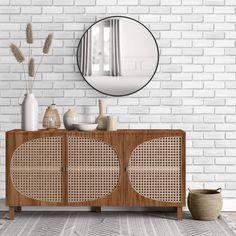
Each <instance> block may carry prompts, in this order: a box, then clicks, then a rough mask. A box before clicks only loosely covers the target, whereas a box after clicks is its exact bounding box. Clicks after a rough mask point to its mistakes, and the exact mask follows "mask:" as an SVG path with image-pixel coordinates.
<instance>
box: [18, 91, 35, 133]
mask: <svg viewBox="0 0 236 236" xmlns="http://www.w3.org/2000/svg"><path fill="white" fill-rule="evenodd" d="M21 128H22V129H23V130H25V131H35V130H38V102H37V100H36V98H35V96H34V94H32V93H27V94H25V97H24V100H23V102H22V104H21Z"/></svg>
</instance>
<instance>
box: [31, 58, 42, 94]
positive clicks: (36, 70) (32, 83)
mask: <svg viewBox="0 0 236 236" xmlns="http://www.w3.org/2000/svg"><path fill="white" fill-rule="evenodd" d="M44 55H45V54H43V55H42V56H41V58H40V61H39V63H38V65H37V69H36V71H35V74H34V78H33V81H32V84H31V91H32V90H33V86H34V81H35V79H36V76H37V73H38V69H39V66H40V65H41V63H42V61H43V57H44Z"/></svg>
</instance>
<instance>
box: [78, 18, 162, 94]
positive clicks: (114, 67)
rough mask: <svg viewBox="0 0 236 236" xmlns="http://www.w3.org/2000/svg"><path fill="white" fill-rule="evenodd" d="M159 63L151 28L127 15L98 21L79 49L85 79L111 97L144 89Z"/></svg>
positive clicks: (79, 63)
mask: <svg viewBox="0 0 236 236" xmlns="http://www.w3.org/2000/svg"><path fill="white" fill-rule="evenodd" d="M158 63H159V49H158V45H157V42H156V39H155V37H154V36H153V34H152V33H151V31H150V30H149V29H148V28H147V27H146V26H145V25H143V24H142V23H141V22H139V21H137V20H135V19H132V18H130V17H126V16H110V17H106V18H104V19H101V20H99V21H97V22H95V23H94V24H93V25H92V26H90V27H89V28H88V29H87V30H86V31H85V32H84V34H83V36H82V37H81V40H80V42H79V45H78V48H77V64H78V67H79V71H80V73H81V75H82V76H83V78H84V79H85V81H86V82H87V83H88V84H89V85H90V86H91V87H92V88H94V89H96V90H97V91H99V92H101V93H103V94H106V95H111V96H126V95H129V94H132V93H135V92H138V91H139V90H141V89H142V88H144V87H145V86H146V85H147V84H148V83H149V82H150V81H151V79H152V78H153V76H154V74H155V73H156V70H157V67H158Z"/></svg>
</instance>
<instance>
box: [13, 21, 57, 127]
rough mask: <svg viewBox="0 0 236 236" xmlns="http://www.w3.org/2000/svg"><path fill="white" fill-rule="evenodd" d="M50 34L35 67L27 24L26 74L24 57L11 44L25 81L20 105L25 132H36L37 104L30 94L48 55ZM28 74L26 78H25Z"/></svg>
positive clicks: (29, 28)
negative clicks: (45, 56) (44, 58)
mask: <svg viewBox="0 0 236 236" xmlns="http://www.w3.org/2000/svg"><path fill="white" fill-rule="evenodd" d="M52 37H53V35H52V34H49V35H48V37H47V38H46V40H45V43H44V47H43V50H42V56H41V58H40V61H39V63H38V64H37V66H35V60H34V58H33V57H32V50H31V44H33V31H32V25H31V23H29V24H27V27H26V42H27V43H28V45H29V49H28V51H29V54H28V71H27V72H28V73H27V72H26V69H25V65H24V61H25V57H24V55H23V53H22V52H21V50H20V49H19V48H18V47H17V46H16V45H15V44H11V45H10V48H11V51H12V53H13V55H14V57H15V58H16V61H17V62H19V63H20V64H21V65H22V67H23V74H24V80H25V90H26V93H25V95H24V100H23V102H22V103H21V104H20V105H21V128H22V129H23V130H25V131H35V130H38V103H37V101H36V98H35V96H34V94H33V93H32V90H33V86H34V81H35V79H36V76H37V72H38V69H39V66H40V64H41V63H42V60H43V57H44V55H46V54H48V52H49V49H50V46H51V43H52ZM27 74H28V76H27Z"/></svg>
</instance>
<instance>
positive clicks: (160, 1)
mask: <svg viewBox="0 0 236 236" xmlns="http://www.w3.org/2000/svg"><path fill="white" fill-rule="evenodd" d="M235 7H236V1H235V0H182V1H181V0H171V1H170V0H109V1H108V0H1V1H0V39H1V43H0V55H1V57H0V62H1V63H0V145H1V146H0V157H1V158H0V197H1V198H4V196H5V189H4V181H5V176H4V172H5V157H4V147H5V141H4V133H5V131H7V130H9V129H13V128H19V127H20V107H19V105H18V98H19V97H20V96H21V95H22V94H23V85H24V83H23V81H20V79H23V77H22V75H20V72H21V67H19V65H18V64H16V63H15V61H14V58H13V57H12V55H11V53H10V50H9V48H8V46H9V43H10V42H14V43H16V44H17V45H20V46H21V47H22V49H23V50H24V51H25V52H27V45H26V43H25V40H24V37H25V32H24V29H25V26H26V23H27V22H29V21H32V22H33V28H34V30H35V31H34V36H35V49H34V50H33V52H34V53H35V54H36V55H39V54H40V50H41V49H40V47H41V46H42V40H43V39H44V38H45V37H46V35H47V33H49V32H51V31H52V32H53V33H54V38H55V39H54V42H53V50H52V51H51V53H50V56H48V57H47V58H45V64H44V65H43V66H42V67H41V68H40V72H41V73H42V74H40V75H39V76H38V79H37V80H38V82H36V83H35V90H34V93H35V94H36V96H37V99H38V102H39V106H40V121H41V120H42V114H43V111H44V110H45V108H46V105H48V104H49V103H51V102H53V101H55V102H56V103H57V105H58V107H59V111H60V112H61V115H62V114H63V112H65V111H66V110H67V109H68V108H71V107H76V108H77V110H78V111H79V113H80V120H83V119H84V118H85V117H87V116H88V115H89V116H90V119H91V120H93V119H94V118H95V117H96V115H97V112H98V107H97V106H98V103H97V99H98V98H101V97H105V96H104V95H102V94H100V93H98V92H96V91H95V90H93V89H91V88H90V87H89V86H88V85H87V83H86V82H84V81H83V79H82V78H81V76H80V75H79V73H78V68H77V65H76V58H75V54H76V47H77V45H78V42H79V39H80V37H81V35H82V33H83V32H84V30H85V29H86V28H87V27H88V26H90V25H91V24H92V23H93V22H95V21H96V19H100V18H103V17H105V16H110V15H117V14H118V15H119V14H121V15H126V16H130V17H133V18H136V19H138V20H140V21H141V22H143V23H144V24H145V25H146V26H147V27H149V28H150V29H151V30H152V32H153V34H154V36H155V37H156V40H157V42H158V44H159V47H160V65H159V68H158V72H157V74H156V75H155V77H154V78H153V80H152V81H151V82H150V84H149V85H148V86H147V87H146V88H145V89H143V90H142V91H139V92H138V93H136V94H133V95H131V96H128V97H121V98H112V97H106V99H107V103H108V104H109V107H108V112H109V113H110V114H112V115H114V116H116V117H117V119H118V122H119V127H120V128H182V129H184V130H185V131H186V132H187V187H190V188H203V187H206V188H208V187H209V188H216V187H222V188H223V195H224V198H225V206H226V207H225V208H224V209H231V210H232V209H234V210H236V204H234V208H233V206H232V203H235V201H236V115H235V112H236V110H235V105H236V91H235V88H236V83H235V72H236V66H235V62H236V58H235V57H236V49H235V40H236V33H235V23H236V16H235V13H236V12H235Z"/></svg>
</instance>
